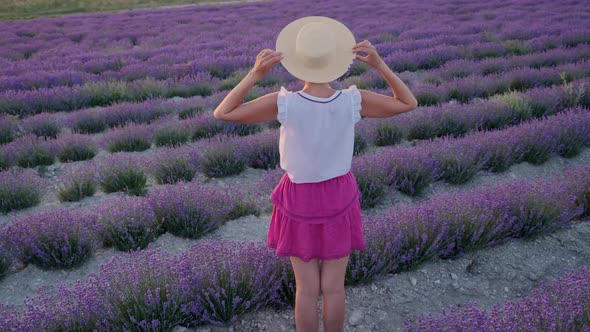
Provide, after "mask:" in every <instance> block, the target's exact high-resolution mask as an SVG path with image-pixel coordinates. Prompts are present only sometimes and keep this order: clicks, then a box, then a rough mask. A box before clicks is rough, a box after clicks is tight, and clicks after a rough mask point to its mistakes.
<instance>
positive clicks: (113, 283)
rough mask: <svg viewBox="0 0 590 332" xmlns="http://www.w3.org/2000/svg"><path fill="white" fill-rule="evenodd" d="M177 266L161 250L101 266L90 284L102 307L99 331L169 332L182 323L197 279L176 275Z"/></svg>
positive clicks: (175, 259)
mask: <svg viewBox="0 0 590 332" xmlns="http://www.w3.org/2000/svg"><path fill="white" fill-rule="evenodd" d="M177 266H179V260H178V259H177V258H176V257H175V256H172V255H170V254H168V253H166V252H164V251H162V250H161V249H157V250H149V251H144V250H138V251H132V252H131V253H130V254H129V255H127V256H126V257H122V256H114V257H113V259H111V260H110V261H109V262H107V263H104V264H102V265H101V266H100V275H99V276H93V277H92V279H91V282H90V284H91V285H92V289H93V291H94V297H96V299H97V302H99V303H101V304H102V305H103V306H104V313H105V314H104V315H103V316H102V317H101V320H100V321H98V322H97V328H98V330H100V331H169V330H171V329H172V328H173V327H175V326H176V325H183V324H185V322H186V320H187V319H186V317H187V314H185V312H186V311H187V310H188V309H186V308H188V306H189V305H190V303H191V299H194V297H193V295H194V294H193V293H192V290H193V289H195V288H197V287H198V280H199V279H198V276H195V275H194V273H191V274H184V275H183V274H180V273H178V272H177V270H178V269H177ZM186 280H190V281H191V283H190V284H187V283H186ZM197 305H198V304H197Z"/></svg>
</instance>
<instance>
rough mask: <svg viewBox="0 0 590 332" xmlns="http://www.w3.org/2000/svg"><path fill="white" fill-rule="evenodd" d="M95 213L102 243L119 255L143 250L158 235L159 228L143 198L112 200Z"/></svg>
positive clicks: (159, 224)
mask: <svg viewBox="0 0 590 332" xmlns="http://www.w3.org/2000/svg"><path fill="white" fill-rule="evenodd" d="M95 211H96V214H97V218H98V222H99V223H100V226H101V227H102V232H103V238H104V243H105V244H106V246H109V247H110V246H114V247H115V248H117V249H118V250H120V251H124V252H128V251H130V250H137V249H145V248H146V247H147V245H148V244H149V243H150V242H152V241H153V240H155V239H156V237H157V236H158V235H161V234H162V232H161V230H162V224H161V223H160V221H159V220H157V219H156V217H155V214H154V211H153V209H152V207H151V205H150V204H149V202H148V200H146V199H144V198H139V197H134V196H121V197H115V198H113V199H110V200H108V201H106V202H103V203H102V204H100V206H98V207H97V208H96V210H95Z"/></svg>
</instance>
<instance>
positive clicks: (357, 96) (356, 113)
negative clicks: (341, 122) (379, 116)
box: [348, 85, 361, 123]
mask: <svg viewBox="0 0 590 332" xmlns="http://www.w3.org/2000/svg"><path fill="white" fill-rule="evenodd" d="M348 90H349V93H350V98H351V100H352V117H353V121H354V123H357V122H358V121H359V120H360V119H361V92H360V91H359V90H358V89H357V88H356V85H351V86H350V87H349V88H348Z"/></svg>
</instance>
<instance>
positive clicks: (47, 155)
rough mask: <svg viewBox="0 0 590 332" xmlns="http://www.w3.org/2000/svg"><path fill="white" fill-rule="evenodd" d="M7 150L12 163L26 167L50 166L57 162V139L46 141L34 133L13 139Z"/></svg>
mask: <svg viewBox="0 0 590 332" xmlns="http://www.w3.org/2000/svg"><path fill="white" fill-rule="evenodd" d="M5 151H6V153H7V154H8V156H9V157H8V158H9V160H11V162H10V163H11V164H15V165H18V166H20V167H24V168H31V167H35V166H48V165H52V164H53V163H54V162H55V153H56V148H55V140H50V141H45V140H44V139H41V138H39V137H37V136H35V135H34V134H27V135H24V136H22V137H19V138H18V139H15V140H13V141H12V142H11V143H10V144H8V145H7V146H6V150H5Z"/></svg>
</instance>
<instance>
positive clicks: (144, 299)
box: [0, 165, 590, 331]
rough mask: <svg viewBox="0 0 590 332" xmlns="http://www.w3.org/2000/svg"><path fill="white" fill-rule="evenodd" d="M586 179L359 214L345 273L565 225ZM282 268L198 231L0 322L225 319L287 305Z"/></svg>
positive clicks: (60, 324)
mask: <svg viewBox="0 0 590 332" xmlns="http://www.w3.org/2000/svg"><path fill="white" fill-rule="evenodd" d="M589 180H590V167H588V166H587V165H582V166H579V167H576V168H572V169H570V170H568V171H566V173H564V174H560V175H559V176H555V177H553V178H549V179H545V180H542V181H539V180H537V181H530V180H519V181H506V182H502V183H500V184H497V185H495V186H493V187H486V188H477V189H471V190H469V191H466V192H463V193H451V194H442V195H437V196H436V197H433V198H432V199H430V200H428V201H426V202H424V203H420V204H417V205H411V204H407V205H403V206H396V207H394V208H392V209H390V210H388V211H386V212H385V213H383V214H380V215H377V216H373V217H368V218H366V220H365V222H364V228H365V229H364V234H365V235H366V238H367V244H368V246H367V249H366V250H363V251H353V252H351V255H350V260H349V265H348V267H347V271H346V278H345V283H346V284H347V285H354V284H357V283H364V282H369V281H370V280H373V279H375V278H376V277H378V276H380V275H386V274H389V273H395V272H399V271H402V270H407V269H411V268H415V267H416V266H417V265H419V264H420V263H422V262H425V261H428V260H430V259H433V258H435V257H440V258H448V257H451V256H461V255H463V254H464V253H465V252H466V251H468V250H477V249H479V248H483V247H486V246H491V245H495V244H498V243H501V242H503V241H506V240H509V239H513V238H520V237H531V236H535V235H537V234H540V233H544V232H550V231H553V230H556V229H559V228H562V227H567V225H569V221H570V220H572V219H574V218H577V217H580V216H581V215H583V214H584V213H585V214H588V212H589V211H590V201H588V200H587V197H589V194H590V181H589ZM584 197H585V198H586V199H585V200H582V199H581V198H584ZM482 211H485V213H482ZM203 253H206V254H203ZM290 271H291V270H290V269H289V268H288V260H286V259H282V258H278V257H276V256H275V254H274V253H273V252H272V250H270V249H269V248H266V247H265V245H264V243H263V242H262V241H260V242H228V241H203V242H201V243H197V244H195V245H193V246H191V247H190V248H189V249H188V250H186V251H184V252H182V253H181V254H179V255H177V256H172V255H170V254H167V253H163V252H162V251H161V249H156V250H139V251H133V252H131V253H130V254H129V255H127V256H126V257H114V258H113V259H112V260H111V261H109V262H108V263H105V264H102V265H101V266H100V273H98V274H92V275H91V276H90V277H88V278H87V279H86V280H85V281H78V282H76V283H75V284H65V283H62V284H59V285H57V286H56V287H51V288H50V289H45V290H43V291H42V292H41V294H40V295H38V296H37V297H35V298H29V299H28V300H27V302H26V305H25V306H24V307H23V308H18V307H15V306H5V305H1V307H2V309H3V310H0V323H1V324H2V326H4V327H6V329H7V330H9V331H17V330H18V331H41V330H86V331H98V330H100V331H103V330H104V331H115V330H123V329H133V328H141V329H164V330H169V329H171V328H173V327H174V326H177V325H182V326H186V327H195V326H198V325H201V324H207V323H209V324H216V325H230V324H231V323H232V322H235V321H236V319H237V318H238V317H239V316H241V315H243V314H244V313H246V312H249V311H253V310H257V309H259V308H260V307H262V306H271V307H276V308H280V307H286V306H291V307H292V306H293V303H294V296H295V293H294V291H295V287H294V286H295V280H294V275H293V274H292V272H290ZM33 318H34V319H33ZM559 323H563V324H567V323H568V322H561V321H560V322H559Z"/></svg>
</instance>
